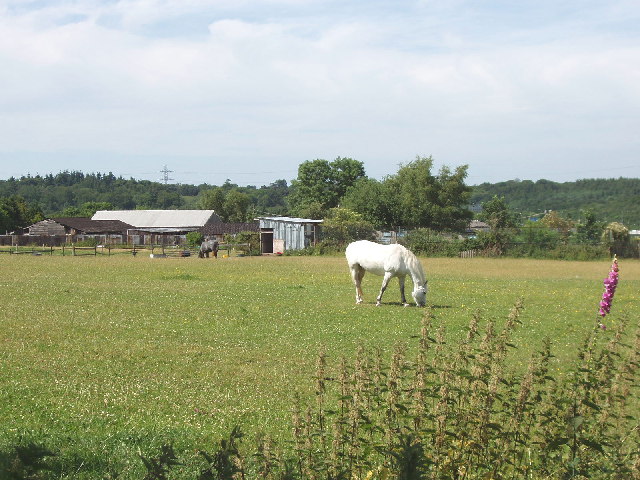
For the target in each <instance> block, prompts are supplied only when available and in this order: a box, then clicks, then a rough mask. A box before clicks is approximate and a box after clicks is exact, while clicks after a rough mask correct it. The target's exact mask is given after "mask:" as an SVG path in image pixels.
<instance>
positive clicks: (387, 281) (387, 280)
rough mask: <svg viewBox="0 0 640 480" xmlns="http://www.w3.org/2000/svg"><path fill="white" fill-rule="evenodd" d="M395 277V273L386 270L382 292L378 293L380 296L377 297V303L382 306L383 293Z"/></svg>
mask: <svg viewBox="0 0 640 480" xmlns="http://www.w3.org/2000/svg"><path fill="white" fill-rule="evenodd" d="M392 278H393V275H392V274H391V273H390V272H385V274H384V278H383V279H382V287H381V288H380V294H379V295H378V298H376V305H377V306H380V305H381V302H382V294H383V293H384V291H385V290H386V289H387V286H388V285H389V281H390V280H391V279H392Z"/></svg>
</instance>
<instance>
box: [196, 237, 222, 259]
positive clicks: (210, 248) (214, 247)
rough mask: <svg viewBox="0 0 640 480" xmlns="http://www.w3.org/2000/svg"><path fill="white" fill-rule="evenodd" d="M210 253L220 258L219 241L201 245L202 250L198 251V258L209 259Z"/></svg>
mask: <svg viewBox="0 0 640 480" xmlns="http://www.w3.org/2000/svg"><path fill="white" fill-rule="evenodd" d="M209 252H213V256H214V257H215V258H218V241H217V240H205V241H204V242H202V243H201V244H200V250H199V251H198V257H200V258H205V257H207V258H209Z"/></svg>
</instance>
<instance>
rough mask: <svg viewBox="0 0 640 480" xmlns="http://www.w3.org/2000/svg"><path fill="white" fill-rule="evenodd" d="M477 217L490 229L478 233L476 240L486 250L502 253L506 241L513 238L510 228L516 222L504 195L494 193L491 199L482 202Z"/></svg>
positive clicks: (497, 253)
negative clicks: (480, 211) (499, 195)
mask: <svg viewBox="0 0 640 480" xmlns="http://www.w3.org/2000/svg"><path fill="white" fill-rule="evenodd" d="M479 217H480V220H483V221H484V222H486V223H487V224H488V225H489V226H490V227H491V230H489V231H488V232H481V233H480V234H478V241H479V242H480V243H481V244H482V245H483V246H484V248H485V249H486V250H487V251H490V252H492V253H494V254H496V255H502V253H503V252H504V250H505V248H506V247H507V245H508V243H509V242H511V241H512V240H513V236H514V232H513V231H512V228H513V227H514V226H515V224H516V222H515V218H514V216H513V215H512V214H511V212H510V211H509V208H508V207H507V204H506V202H505V201H504V197H498V196H497V195H494V196H493V198H492V199H491V200H489V201H488V202H485V203H483V204H482V213H481V214H480V215H479Z"/></svg>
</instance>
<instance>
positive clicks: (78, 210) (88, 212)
mask: <svg viewBox="0 0 640 480" xmlns="http://www.w3.org/2000/svg"><path fill="white" fill-rule="evenodd" d="M98 210H114V207H113V205H112V204H111V203H109V202H85V203H83V204H82V206H80V207H67V208H65V209H64V210H63V211H62V212H61V213H60V216H61V217H86V218H91V217H93V215H94V214H95V213H96V212H97V211H98Z"/></svg>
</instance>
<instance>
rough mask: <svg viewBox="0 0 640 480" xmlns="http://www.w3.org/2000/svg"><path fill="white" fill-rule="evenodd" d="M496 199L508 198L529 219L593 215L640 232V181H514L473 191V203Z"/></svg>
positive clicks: (514, 207) (575, 217)
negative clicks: (552, 213)
mask: <svg viewBox="0 0 640 480" xmlns="http://www.w3.org/2000/svg"><path fill="white" fill-rule="evenodd" d="M494 195H497V196H499V197H504V198H505V200H506V202H507V203H508V204H509V206H510V208H511V209H512V210H513V211H515V212H518V213H519V214H521V215H522V216H525V217H528V216H532V215H539V214H540V213H541V212H544V211H546V210H555V211H557V212H558V213H559V214H560V215H562V216H563V217H566V218H569V219H572V220H580V219H581V218H582V219H584V215H585V214H584V212H585V211H590V212H592V213H593V214H594V215H595V216H596V217H597V218H600V219H605V220H606V221H607V222H612V221H616V222H620V223H624V224H626V225H630V226H632V227H633V228H640V202H638V201H637V199H638V195H640V179H637V178H615V179H614V178H611V179H585V180H578V181H576V182H564V183H557V182H552V181H549V180H538V181H536V182H533V181H530V180H522V181H519V180H510V181H507V182H500V183H495V184H489V183H483V184H481V185H477V186H475V187H474V188H473V194H472V197H471V202H472V203H478V204H479V203H482V202H486V201H488V200H490V199H491V198H492V197H493V196H494Z"/></svg>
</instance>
